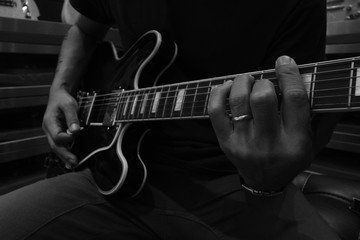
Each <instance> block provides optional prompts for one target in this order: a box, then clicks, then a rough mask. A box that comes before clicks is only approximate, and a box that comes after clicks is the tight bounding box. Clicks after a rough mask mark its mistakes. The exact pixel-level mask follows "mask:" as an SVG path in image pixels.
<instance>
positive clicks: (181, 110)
mask: <svg viewBox="0 0 360 240" xmlns="http://www.w3.org/2000/svg"><path fill="white" fill-rule="evenodd" d="M188 86H189V84H186V86H185V90H184V91H185V92H184V94H183V97H182V101H181V107H180V116H182V115H183V108H184V102H185V95H186V91H187V88H188ZM181 90H182V89H181Z"/></svg>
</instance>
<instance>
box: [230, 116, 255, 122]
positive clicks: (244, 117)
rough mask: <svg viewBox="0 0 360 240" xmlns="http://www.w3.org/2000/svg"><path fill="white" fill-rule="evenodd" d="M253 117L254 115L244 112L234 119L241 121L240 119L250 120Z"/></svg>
mask: <svg viewBox="0 0 360 240" xmlns="http://www.w3.org/2000/svg"><path fill="white" fill-rule="evenodd" d="M251 118H252V117H251V115H250V114H243V115H240V116H237V117H233V118H232V120H233V121H234V122H239V121H244V120H249V119H251Z"/></svg>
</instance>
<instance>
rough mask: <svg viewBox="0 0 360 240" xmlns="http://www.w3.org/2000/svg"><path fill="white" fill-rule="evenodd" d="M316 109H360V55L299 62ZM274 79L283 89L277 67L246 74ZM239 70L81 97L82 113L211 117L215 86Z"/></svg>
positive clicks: (110, 119)
mask: <svg viewBox="0 0 360 240" xmlns="http://www.w3.org/2000/svg"><path fill="white" fill-rule="evenodd" d="M299 69H300V73H301V76H302V79H303V81H304V84H305V87H306V90H307V93H308V96H309V104H310V108H311V111H312V112H333V111H352V110H360V57H354V58H348V59H341V60H333V61H325V62H319V63H312V64H305V65H300V66H299ZM246 74H249V75H252V76H253V77H254V78H255V79H269V80H270V81H272V82H273V83H274V86H275V89H276V91H277V93H279V87H278V83H277V80H276V74H275V70H274V69H271V70H264V71H257V72H250V73H246ZM237 76H238V75H230V76H223V77H217V78H209V79H203V80H197V81H191V82H183V83H178V84H170V85H163V86H155V87H150V88H143V89H139V90H128V91H115V92H112V93H109V94H101V95H100V94H96V93H87V94H86V95H84V94H82V96H81V97H80V98H79V105H80V111H79V114H80V115H79V117H80V120H81V122H82V124H85V125H101V126H103V125H110V126H111V125H114V124H116V123H122V122H136V121H152V120H170V119H192V118H208V113H207V105H208V101H209V95H210V92H211V90H212V89H213V88H214V87H215V86H217V85H220V84H222V83H224V82H226V81H228V80H234V79H235V78H236V77H237Z"/></svg>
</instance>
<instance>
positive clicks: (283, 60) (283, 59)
mask: <svg viewBox="0 0 360 240" xmlns="http://www.w3.org/2000/svg"><path fill="white" fill-rule="evenodd" d="M291 62H292V58H291V57H289V56H281V57H279V58H278V59H277V60H276V66H277V67H278V66H282V65H286V64H289V63H291Z"/></svg>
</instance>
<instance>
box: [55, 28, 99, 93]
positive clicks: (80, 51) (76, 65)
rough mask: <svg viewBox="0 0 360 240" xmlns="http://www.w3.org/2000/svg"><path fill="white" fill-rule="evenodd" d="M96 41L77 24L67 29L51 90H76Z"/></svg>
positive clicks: (72, 91) (71, 91)
mask: <svg viewBox="0 0 360 240" xmlns="http://www.w3.org/2000/svg"><path fill="white" fill-rule="evenodd" d="M98 41H99V40H98V39H96V38H93V37H90V36H88V35H86V34H85V33H84V32H83V31H82V30H80V28H79V27H78V26H77V25H73V26H72V27H71V28H70V29H69V31H68V33H67V34H66V36H65V38H64V41H63V43H62V46H61V50H60V55H59V60H58V65H57V69H56V73H55V78H54V81H53V84H52V86H51V91H54V90H56V89H59V88H61V89H65V90H66V91H68V92H70V93H74V92H75V91H76V89H77V86H78V84H79V82H80V79H81V75H82V74H83V72H84V70H85V68H86V66H87V63H88V62H89V59H90V58H91V55H92V53H93V51H94V49H95V47H96V45H97V43H98Z"/></svg>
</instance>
